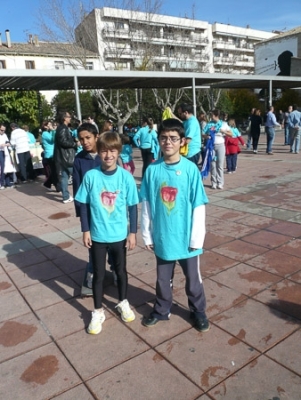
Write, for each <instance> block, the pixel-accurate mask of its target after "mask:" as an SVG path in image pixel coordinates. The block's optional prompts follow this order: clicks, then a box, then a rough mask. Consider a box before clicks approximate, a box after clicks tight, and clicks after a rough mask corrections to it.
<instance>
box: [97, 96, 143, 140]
mask: <svg viewBox="0 0 301 400" xmlns="http://www.w3.org/2000/svg"><path fill="white" fill-rule="evenodd" d="M134 93H135V98H134V102H133V103H134V104H131V102H130V99H129V97H128V96H127V94H126V93H124V92H123V91H121V90H118V89H117V90H106V91H105V90H101V89H100V90H95V91H94V94H95V96H96V98H97V101H98V106H99V108H100V110H101V112H102V114H103V115H106V116H107V117H108V118H112V119H116V120H117V127H118V132H119V133H123V125H124V124H125V123H126V122H127V121H128V120H129V118H130V117H131V116H132V114H133V113H137V111H138V107H139V99H138V90H135V91H134Z"/></svg>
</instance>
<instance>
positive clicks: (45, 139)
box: [42, 131, 55, 158]
mask: <svg viewBox="0 0 301 400" xmlns="http://www.w3.org/2000/svg"><path fill="white" fill-rule="evenodd" d="M54 135H55V131H50V132H49V131H44V132H43V133H42V147H43V149H44V157H45V158H52V157H53V151H54Z"/></svg>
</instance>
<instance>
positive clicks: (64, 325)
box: [37, 297, 112, 340]
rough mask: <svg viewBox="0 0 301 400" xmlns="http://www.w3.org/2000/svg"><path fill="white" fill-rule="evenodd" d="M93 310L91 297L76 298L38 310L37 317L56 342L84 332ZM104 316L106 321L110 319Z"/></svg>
mask: <svg viewBox="0 0 301 400" xmlns="http://www.w3.org/2000/svg"><path fill="white" fill-rule="evenodd" d="M93 309H94V305H93V298H92V297H89V298H84V299H81V298H76V299H71V300H69V301H64V302H60V303H58V304H54V305H53V306H49V307H46V308H43V309H41V310H38V311H37V315H38V316H39V318H40V319H41V321H42V322H43V324H44V326H45V327H47V330H48V331H49V333H50V334H51V336H52V337H53V338H55V339H56V340H57V339H61V338H63V337H65V336H68V335H71V334H73V333H75V332H79V331H83V330H85V329H86V327H87V326H88V325H89V323H90V320H91V311H92V310H93ZM106 316H107V319H108V318H110V317H112V316H111V315H110V314H109V313H107V314H106Z"/></svg>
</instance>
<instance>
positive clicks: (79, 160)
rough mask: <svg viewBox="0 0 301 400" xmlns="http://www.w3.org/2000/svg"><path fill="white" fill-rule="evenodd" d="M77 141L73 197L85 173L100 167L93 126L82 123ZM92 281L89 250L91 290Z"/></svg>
mask: <svg viewBox="0 0 301 400" xmlns="http://www.w3.org/2000/svg"><path fill="white" fill-rule="evenodd" d="M76 134H77V136H78V140H79V141H80V144H81V147H82V151H81V152H79V153H78V154H77V155H76V156H75V159H74V164H73V175H72V184H73V196H75V195H76V193H77V191H78V189H79V187H80V185H81V183H82V181H83V179H84V176H85V174H86V172H87V171H90V169H93V168H95V167H99V166H100V158H99V155H98V154H97V149H96V142H97V139H98V136H99V134H98V131H97V129H96V126H95V125H94V124H90V123H87V122H86V123H83V124H82V125H81V126H80V127H79V128H78V130H77V132H76ZM74 206H75V215H76V216H77V217H80V211H81V207H80V203H79V202H78V201H76V200H74ZM92 280H93V263H92V256H91V250H90V249H89V261H88V265H87V282H86V285H87V287H88V288H89V289H92Z"/></svg>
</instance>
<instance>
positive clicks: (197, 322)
mask: <svg viewBox="0 0 301 400" xmlns="http://www.w3.org/2000/svg"><path fill="white" fill-rule="evenodd" d="M194 327H195V329H196V330H197V331H199V332H208V331H209V329H210V325H209V321H208V319H207V318H206V317H205V318H201V317H195V318H194Z"/></svg>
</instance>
